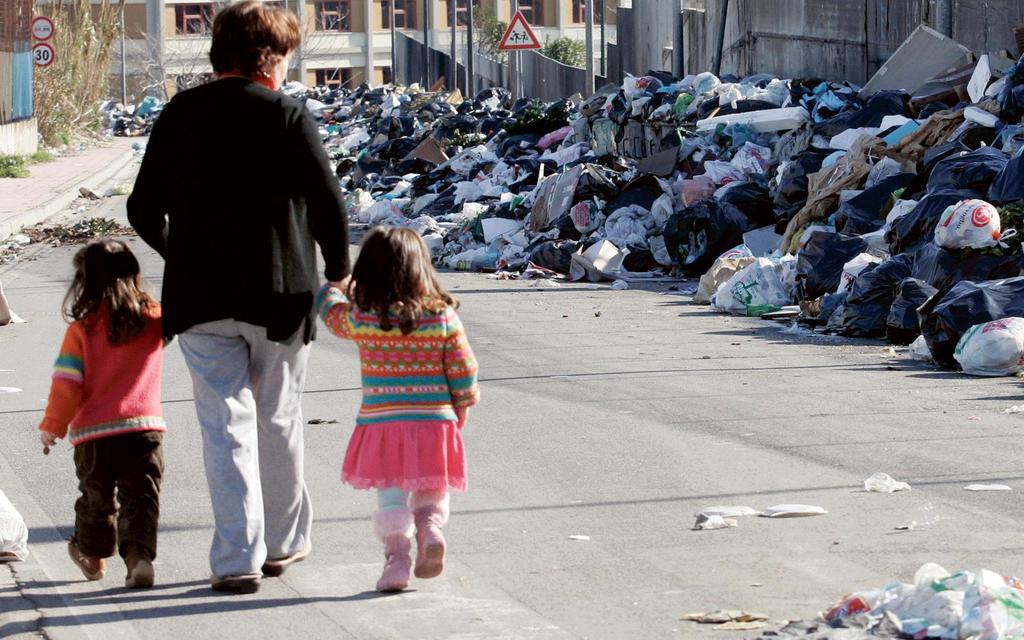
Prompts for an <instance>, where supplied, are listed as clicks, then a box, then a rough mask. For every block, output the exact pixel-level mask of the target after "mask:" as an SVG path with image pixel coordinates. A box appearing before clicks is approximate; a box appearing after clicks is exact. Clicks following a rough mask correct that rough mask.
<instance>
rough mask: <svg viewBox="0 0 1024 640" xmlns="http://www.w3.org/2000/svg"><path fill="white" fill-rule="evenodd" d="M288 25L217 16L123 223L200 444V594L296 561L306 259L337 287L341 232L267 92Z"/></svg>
mask: <svg viewBox="0 0 1024 640" xmlns="http://www.w3.org/2000/svg"><path fill="white" fill-rule="evenodd" d="M300 37H301V36H300V27H299V22H298V20H297V19H296V17H295V15H294V14H292V13H291V12H289V11H287V10H285V9H280V8H276V7H273V6H269V5H266V4H263V3H261V2H257V1H254V0H247V1H245V2H241V3H238V4H233V5H231V6H230V7H228V8H226V9H224V10H223V11H221V12H220V13H219V14H218V15H217V17H216V19H215V20H214V24H213V44H212V47H211V50H210V60H211V62H212V63H213V68H214V70H215V71H216V72H217V74H218V79H217V80H216V81H214V82H211V83H210V84H207V85H204V86H201V87H197V88H195V89H191V90H188V91H185V92H182V93H180V94H178V95H177V96H175V97H174V99H173V100H171V101H170V103H168V105H167V106H166V108H165V109H164V112H163V114H162V115H161V116H160V118H159V120H158V121H157V123H156V125H155V126H154V127H153V133H152V135H151V137H150V141H149V147H148V150H147V152H146V157H145V159H144V160H143V163H142V168H141V170H140V171H139V176H138V179H137V180H136V183H135V189H134V191H133V193H132V196H131V198H129V200H128V217H129V219H130V220H131V223H132V225H133V226H134V227H135V228H136V230H138V232H139V235H140V236H142V238H143V239H144V240H145V241H146V242H147V243H149V244H150V245H152V246H153V248H154V249H156V250H157V251H158V252H159V253H160V254H161V255H162V256H163V257H164V260H165V268H164V283H163V299H162V303H163V308H164V331H165V334H166V337H168V338H170V337H173V336H175V335H178V336H179V337H180V344H181V350H182V353H183V354H184V356H185V361H186V363H187V364H188V367H189V370H190V372H191V374H192V381H193V385H194V388H195V403H196V410H197V412H198V414H199V423H200V425H201V426H202V431H203V457H204V461H205V465H206V476H207V481H208V483H209V486H210V498H211V502H212V503H213V514H214V521H215V525H216V533H215V535H214V539H213V546H212V549H211V550H210V566H211V569H212V571H213V577H212V578H211V583H212V585H213V588H214V589H216V590H219V591H228V592H233V593H253V592H255V591H257V590H258V589H259V585H260V579H261V577H262V576H277V575H280V574H281V573H283V571H284V570H285V568H287V567H288V566H289V565H290V564H291V563H293V562H296V561H298V560H301V559H303V558H305V557H306V555H308V554H309V552H310V549H311V546H310V526H311V524H312V520H313V514H312V510H311V508H310V501H309V495H308V493H307V491H306V484H305V481H304V480H303V433H302V415H301V406H300V405H301V395H302V387H303V384H304V382H305V373H306V362H307V359H308V356H309V343H310V341H311V340H312V339H313V337H314V330H315V324H314V318H315V317H314V314H313V296H314V292H315V291H316V290H317V289H318V277H317V273H316V247H315V245H319V246H320V250H321V252H322V253H323V256H324V260H325V262H326V265H327V266H326V270H325V276H326V278H327V280H328V281H335V282H337V281H340V280H341V279H342V278H344V277H345V276H346V275H348V273H349V257H348V229H347V223H346V215H345V209H344V205H343V204H342V201H341V193H340V189H339V187H338V182H337V179H336V178H335V176H334V173H333V172H332V171H331V168H330V165H329V163H328V160H327V156H326V154H325V153H324V151H323V148H322V147H321V144H320V136H319V134H318V132H317V126H316V124H315V122H314V121H313V119H312V118H311V116H310V115H309V114H308V113H307V111H306V109H305V107H304V105H302V104H301V103H300V102H298V101H296V100H293V99H291V98H288V97H287V96H284V95H283V94H281V93H280V92H278V91H277V89H278V87H279V86H280V84H281V83H282V82H283V81H284V79H285V76H286V71H287V68H288V57H289V54H290V53H291V52H292V51H294V50H295V48H296V47H298V45H299V41H300Z"/></svg>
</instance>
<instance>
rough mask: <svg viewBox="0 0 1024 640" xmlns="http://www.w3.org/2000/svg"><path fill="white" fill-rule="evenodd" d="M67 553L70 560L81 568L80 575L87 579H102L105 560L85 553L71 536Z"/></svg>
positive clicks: (105, 569)
mask: <svg viewBox="0 0 1024 640" xmlns="http://www.w3.org/2000/svg"><path fill="white" fill-rule="evenodd" d="M68 555H69V556H71V561H72V562H74V563H75V564H76V565H78V568H79V569H81V570H82V575H83V576H85V578H86V579H87V580H102V579H103V576H104V574H106V572H107V562H106V560H104V559H103V558H93V557H92V556H87V555H85V554H84V553H82V550H81V549H79V548H78V542H76V541H75V540H74V539H73V538H72V539H71V540H68Z"/></svg>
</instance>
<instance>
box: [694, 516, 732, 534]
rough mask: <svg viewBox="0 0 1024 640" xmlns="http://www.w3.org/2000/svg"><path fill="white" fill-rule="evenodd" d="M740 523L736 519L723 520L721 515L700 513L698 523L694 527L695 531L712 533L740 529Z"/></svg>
mask: <svg viewBox="0 0 1024 640" xmlns="http://www.w3.org/2000/svg"><path fill="white" fill-rule="evenodd" d="M738 526H739V523H738V522H737V521H736V519H735V518H723V517H722V516H719V515H708V514H706V513H698V514H697V521H696V522H695V523H694V525H693V530H694V531H710V530H713V529H731V528H734V527H738Z"/></svg>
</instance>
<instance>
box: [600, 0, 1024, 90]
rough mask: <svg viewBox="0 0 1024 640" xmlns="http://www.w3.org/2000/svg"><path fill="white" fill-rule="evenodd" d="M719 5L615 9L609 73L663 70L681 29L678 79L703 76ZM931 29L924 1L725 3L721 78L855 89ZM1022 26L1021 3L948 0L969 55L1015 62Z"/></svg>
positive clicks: (654, 0)
mask: <svg viewBox="0 0 1024 640" xmlns="http://www.w3.org/2000/svg"><path fill="white" fill-rule="evenodd" d="M725 2H726V0H687V6H688V8H687V9H685V10H683V12H682V13H681V14H680V15H679V17H678V19H670V20H663V19H662V18H661V17H660V16H661V14H660V13H659V12H660V11H661V10H662V9H663V8H664V7H669V6H673V7H678V6H679V0H644V2H643V4H642V5H641V4H640V3H638V2H634V3H633V7H632V8H627V7H619V11H618V16H617V29H618V43H619V44H618V46H617V47H614V48H613V49H612V50H611V51H610V52H609V55H610V58H611V59H610V61H609V68H610V69H611V70H613V71H616V72H617V73H610V74H609V75H611V77H618V76H619V75H621V74H622V73H633V74H642V73H645V72H646V71H648V70H651V69H654V70H670V69H671V58H672V55H671V48H672V45H673V36H674V33H673V32H674V29H681V30H682V39H683V50H684V51H683V62H684V67H685V70H686V72H687V73H700V72H702V71H709V70H710V69H711V63H712V59H713V58H714V53H715V47H716V45H717V38H718V25H719V19H720V16H721V12H722V6H723V5H724V3H725ZM654 14H657V15H658V16H659V17H658V19H653V18H652V16H653V15H654ZM934 21H935V7H934V2H933V1H931V0H730V4H729V11H728V19H727V21H726V33H725V47H724V52H723V56H722V72H723V73H735V74H737V75H740V76H743V75H747V74H751V73H771V74H775V75H779V76H782V77H791V78H798V77H820V78H825V79H829V80H849V81H851V82H855V83H858V84H863V83H864V82H866V81H867V80H868V78H870V77H871V76H872V75H873V74H874V73H875V71H877V70H878V68H879V67H880V66H881V65H882V63H883V62H885V60H886V59H888V57H889V56H890V55H892V53H893V52H894V51H896V49H897V48H898V47H899V46H900V44H901V43H902V42H903V41H904V40H905V39H906V38H907V37H908V36H909V35H910V34H911V32H913V30H914V29H915V28H917V26H918V25H919V24H921V23H922V22H923V23H926V24H929V25H932V26H934ZM1021 23H1024V0H953V38H954V39H955V40H957V41H959V42H960V43H961V44H963V45H964V46H966V47H968V48H969V49H972V50H974V51H976V52H986V51H999V50H1002V49H1007V50H1009V51H1010V52H1011V55H1012V56H1013V57H1014V58H1016V57H1017V53H1018V52H1017V45H1016V42H1015V39H1014V35H1013V27H1014V26H1016V25H1018V24H1021Z"/></svg>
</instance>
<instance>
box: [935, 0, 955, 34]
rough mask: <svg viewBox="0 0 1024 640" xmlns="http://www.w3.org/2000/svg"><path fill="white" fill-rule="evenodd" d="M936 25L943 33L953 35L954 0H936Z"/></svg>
mask: <svg viewBox="0 0 1024 640" xmlns="http://www.w3.org/2000/svg"><path fill="white" fill-rule="evenodd" d="M935 27H936V29H937V30H938V31H939V32H940V33H941V34H942V35H944V36H946V37H949V38H952V37H953V0H935Z"/></svg>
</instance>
